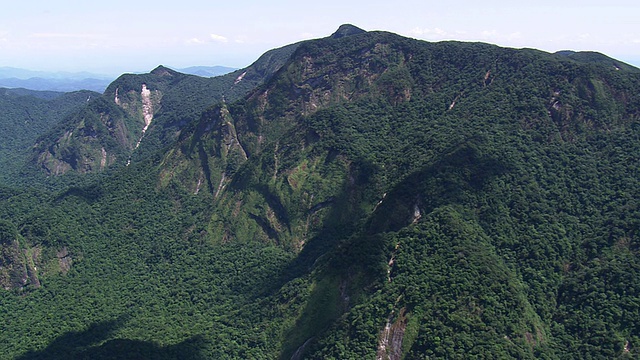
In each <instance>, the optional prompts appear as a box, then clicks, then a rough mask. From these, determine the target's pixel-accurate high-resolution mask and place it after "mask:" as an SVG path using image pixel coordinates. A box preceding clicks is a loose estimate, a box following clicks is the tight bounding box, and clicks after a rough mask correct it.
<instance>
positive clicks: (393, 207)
mask: <svg viewBox="0 0 640 360" xmlns="http://www.w3.org/2000/svg"><path fill="white" fill-rule="evenodd" d="M288 49H289V50H290V51H291V52H290V53H289V54H288V55H287V56H286V57H283V59H280V60H282V62H279V61H280V60H278V59H275V58H270V59H271V64H280V65H279V66H274V67H269V66H266V65H265V66H264V68H265V69H269V68H270V69H272V70H269V71H270V72H269V73H270V74H272V76H271V77H270V78H269V79H268V80H266V81H265V82H264V83H263V84H262V85H260V86H258V87H256V88H254V89H253V90H251V91H249V92H248V93H247V94H246V96H244V97H241V98H239V100H238V101H231V100H230V99H229V98H227V99H226V101H225V102H221V103H218V104H215V105H213V106H211V107H208V108H207V110H206V111H204V112H202V113H197V115H196V116H197V117H196V120H195V121H191V122H187V123H185V124H182V125H177V127H176V128H179V129H180V133H179V134H178V135H176V137H177V142H176V144H174V145H172V146H170V147H168V148H167V150H166V151H162V152H159V153H156V154H155V155H153V156H149V157H148V158H146V159H147V161H139V162H136V161H132V163H131V165H130V166H128V167H123V168H121V169H119V170H118V171H115V170H114V171H112V172H107V173H105V176H104V177H101V178H100V179H99V181H97V182H91V181H89V180H85V182H80V183H79V184H76V185H74V186H72V187H70V188H69V189H66V190H65V191H62V192H60V193H57V194H54V195H51V196H49V197H41V196H33V195H30V193H28V192H25V193H21V192H15V191H9V190H6V189H2V188H0V201H2V203H1V204H2V205H4V206H0V219H7V223H3V224H5V225H6V226H5V228H6V229H8V233H10V234H13V235H11V236H9V237H8V238H10V239H14V238H18V239H20V238H22V239H23V240H24V241H25V243H26V245H28V246H31V247H33V244H35V243H38V242H40V243H42V244H50V245H43V248H44V249H46V248H49V249H59V250H58V251H60V252H61V254H62V249H63V248H64V249H66V252H65V254H66V255H65V256H63V258H66V257H67V256H71V257H72V259H73V264H72V265H71V268H70V270H68V272H67V273H66V275H64V274H62V271H61V270H60V266H58V267H57V268H56V267H55V266H53V265H50V268H52V269H53V270H50V271H49V272H44V273H43V274H41V275H40V278H41V279H42V280H43V281H42V284H43V285H42V286H41V287H40V288H39V289H32V288H31V287H30V286H29V285H27V287H26V291H23V292H22V293H20V294H21V296H16V295H17V294H15V293H11V292H5V293H0V308H2V309H3V310H5V311H6V312H7V313H19V314H25V315H24V316H22V317H20V318H18V319H16V320H15V321H14V320H12V321H9V322H7V324H5V327H4V329H3V332H2V335H0V336H2V341H3V343H4V344H7V345H6V350H5V351H6V353H8V354H10V356H13V357H16V356H21V358H24V359H33V358H46V357H47V356H48V357H54V358H56V357H57V358H64V357H74V356H75V357H80V358H88V357H99V356H103V357H105V356H108V354H109V352H111V353H112V354H114V351H115V354H117V355H118V356H120V355H121V354H122V356H120V357H123V358H127V356H129V358H136V357H145V356H146V357H153V358H168V359H169V358H180V356H181V355H184V354H188V355H184V356H188V357H190V358H237V359H246V358H281V359H302V358H309V359H326V358H336V359H346V358H357V359H374V358H376V359H401V358H404V359H419V358H425V357H430V358H469V357H478V358H530V359H532V358H563V359H566V358H575V359H581V358H589V357H604V358H634V357H637V356H638V348H640V329H639V328H638V325H637V324H640V305H638V299H639V298H640V284H639V283H638V280H637V279H640V262H639V261H638V249H640V244H639V238H638V230H639V229H640V228H639V226H640V221H639V219H640V203H639V202H638V200H637V199H640V193H639V191H640V190H639V189H640V184H639V180H638V179H640V177H639V176H638V174H639V171H640V168H639V164H638V162H637V161H636V160H637V159H638V158H639V157H640V138H639V135H638V131H639V129H640V75H638V72H637V71H636V69H634V68H628V69H625V68H623V67H619V68H618V69H616V68H614V67H612V66H610V63H606V62H605V63H603V62H600V61H595V62H593V61H583V60H580V59H578V60H574V59H572V58H571V57H570V56H561V55H557V54H548V53H545V52H541V51H536V50H515V49H505V48H500V47H497V46H493V45H487V44H481V43H458V42H441V43H428V42H423V41H417V40H413V39H407V38H403V37H400V36H398V35H394V34H390V33H386V32H364V31H362V30H361V29H357V28H355V27H353V26H343V27H341V28H340V29H339V30H338V31H337V32H336V33H335V34H334V35H332V36H330V37H328V38H324V39H319V40H313V41H307V42H303V43H300V44H295V45H294V46H292V47H290V48H288ZM157 70H158V72H160V73H163V74H164V73H165V69H163V68H160V69H157ZM254 70H255V71H256V73H255V74H256V76H257V77H255V78H253V77H252V76H253V75H251V74H250V72H249V71H247V73H246V74H245V73H244V72H242V73H239V74H237V75H236V77H235V79H234V80H233V82H234V83H235V82H236V81H237V84H235V85H236V86H238V85H240V84H242V83H243V81H245V80H247V79H259V78H260V76H258V74H259V71H258V70H257V69H254ZM166 72H168V73H169V75H172V73H171V72H169V71H168V70H166ZM242 74H244V76H242V77H241V76H240V75H242ZM161 75H162V74H158V73H156V74H152V75H149V77H150V78H151V79H154V77H157V76H161ZM164 76H166V74H165V75H164ZM172 76H181V75H177V74H174V75H172ZM132 79H134V78H132ZM156 79H157V78H156ZM164 79H166V78H164ZM134 80H135V79H134ZM169 82H170V81H169ZM150 83H151V80H147V82H145V84H146V90H147V91H149V95H148V97H147V99H150V104H151V106H155V105H154V102H153V99H154V98H153V96H154V95H153V92H154V91H155V90H156V89H157V88H155V87H154V86H152V85H150ZM124 84H125V83H124V82H123V83H121V84H120V85H117V86H115V85H114V87H113V88H112V90H113V91H114V92H113V95H115V89H125V87H124ZM120 86H122V87H120ZM173 86H175V85H171V86H168V87H167V88H166V89H165V90H164V92H163V93H164V94H165V95H163V97H162V99H164V98H165V97H167V96H168V95H166V94H168V93H169V92H170V91H171V90H170V88H171V87H173ZM158 88H159V87H158ZM128 89H132V90H131V91H132V92H129V91H128V90H127V91H126V92H125V93H121V92H120V91H122V90H118V96H122V99H125V95H121V94H130V95H126V96H130V97H131V98H134V99H135V101H134V102H133V103H132V104H133V105H129V106H130V107H129V108H128V109H127V108H123V107H119V106H118V105H117V104H115V101H114V100H113V99H110V100H109V101H107V102H104V103H105V104H107V103H108V104H109V105H108V106H112V107H114V108H116V109H120V110H118V111H122V117H123V118H124V117H126V116H127V113H126V111H128V110H131V109H133V108H135V109H138V110H136V111H138V113H141V112H142V111H143V109H144V106H145V103H144V102H143V101H142V99H143V98H144V97H146V96H147V95H142V94H143V92H144V90H143V88H142V87H141V84H140V83H135V82H134V83H133V85H132V86H131V87H130V88H128ZM161 91H162V90H161ZM227 94H228V93H227ZM138 96H140V98H138ZM107 98H109V97H107ZM127 99H128V98H127ZM160 102H161V103H162V100H161V101H160ZM125 103H126V104H129V103H128V102H125ZM105 106H107V105H105ZM147 106H148V103H147ZM163 106H164V105H163ZM114 111H115V110H114ZM180 111H187V109H181V110H180ZM158 114H159V113H154V118H153V119H152V121H151V125H150V127H149V128H148V130H147V131H146V133H145V139H143V141H142V142H141V145H140V148H139V149H142V147H143V146H144V143H145V141H146V137H147V136H149V137H150V136H151V134H152V133H153V131H154V130H153V126H154V124H160V120H159V119H160V115H158ZM87 117H88V116H87ZM156 120H157V122H156ZM138 123H139V125H138V126H140V128H142V126H143V125H142V124H143V123H144V122H143V120H139V121H138ZM170 123H171V122H169V121H168V120H167V122H166V123H165V124H170ZM158 126H159V125H158ZM167 128H171V126H170V125H168V127H167ZM75 132H76V131H74V133H75ZM160 133H161V132H160ZM91 134H92V133H91V132H89V133H87V132H85V133H84V134H83V136H85V137H89V138H90V137H91V136H92V135H91ZM96 138H98V136H96ZM130 139H132V140H134V139H136V136H132V137H130ZM87 141H89V140H87ZM132 144H133V143H132ZM40 199H43V200H40ZM7 204H10V205H11V206H6V205H7ZM35 204H37V205H35ZM34 209H38V211H35V210H34ZM32 223H36V224H39V226H36V227H35V228H32V227H30V226H29V225H30V224H32ZM45 246H46V247H45ZM25 247H26V246H25ZM12 249H13V248H12ZM14 253H15V252H14ZM49 253H50V254H57V251H51V250H50V251H49ZM12 254H13V253H12ZM45 258H46V257H45ZM11 259H13V258H11ZM48 259H52V260H56V259H58V256H57V255H50V256H49V257H48ZM12 263H15V262H12ZM53 263H54V264H55V261H54V262H53ZM59 264H60V263H58V265H59ZM38 268H40V266H38ZM12 269H13V268H12ZM18 273H20V272H19V271H18V272H16V274H18ZM16 292H17V291H16ZM78 294H83V296H78ZM43 319H45V320H43ZM24 333H29V334H34V335H33V336H29V337H27V336H18V335H19V334H24ZM141 352H144V353H146V355H144V354H142V353H141ZM127 354H128V355H127ZM19 358H20V357H19Z"/></svg>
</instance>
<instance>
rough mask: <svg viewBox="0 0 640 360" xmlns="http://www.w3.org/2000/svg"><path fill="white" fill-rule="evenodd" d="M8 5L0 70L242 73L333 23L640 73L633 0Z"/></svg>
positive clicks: (117, 0)
mask: <svg viewBox="0 0 640 360" xmlns="http://www.w3.org/2000/svg"><path fill="white" fill-rule="evenodd" d="M522 3H523V5H518V3H517V2H515V1H510V2H506V1H504V2H503V1H495V0H489V1H484V2H477V1H467V0H461V1H442V0H440V1H437V2H436V1H428V0H427V1H424V0H423V1H396V2H394V3H392V1H378V0H367V1H347V0H342V1H337V0H324V1H300V0H297V1H289V0H283V1H277V0H272V1H249V0H236V1H225V2H224V3H219V2H218V1H197V0H182V1H161V0H156V1H148V0H109V1H98V2H97V1H79V0H65V1H51V0H32V1H12V2H10V3H9V4H5V5H3V6H2V11H1V12H0V66H12V67H21V68H27V69H31V70H47V71H50V70H61V71H92V72H101V73H108V74H120V73H122V72H131V71H148V70H151V69H153V68H154V67H155V66H157V65H159V64H164V65H170V66H176V67H186V66H193V65H225V66H232V67H244V66H246V65H249V64H250V63H251V62H253V61H254V60H255V59H256V58H257V57H258V56H260V55H261V54H262V53H264V52H265V51H266V50H269V49H271V48H274V47H279V46H283V45H286V44H289V43H292V42H296V41H299V40H303V39H310V38H318V37H324V36H328V35H330V34H331V33H332V32H333V31H335V30H336V29H337V28H338V26H339V25H340V24H343V23H351V24H354V25H356V26H359V27H361V28H363V29H365V30H386V31H391V32H395V33H398V34H401V35H404V36H410V37H414V38H417V39H424V40H428V41H440V40H462V41H483V42H489V43H493V44H497V45H501V46H508V47H515V48H522V47H531V48H537V49H541V50H545V51H550V52H553V51H558V50H564V49H570V50H592V51H599V52H602V53H605V54H607V55H609V56H612V57H615V58H617V59H620V60H622V61H626V62H628V63H631V64H633V65H636V66H640V2H639V1H637V0H634V1H626V0H625V1H616V0H611V1H590V0H582V1H573V0H564V1H547V0H538V1H535V2H531V1H527V2H522Z"/></svg>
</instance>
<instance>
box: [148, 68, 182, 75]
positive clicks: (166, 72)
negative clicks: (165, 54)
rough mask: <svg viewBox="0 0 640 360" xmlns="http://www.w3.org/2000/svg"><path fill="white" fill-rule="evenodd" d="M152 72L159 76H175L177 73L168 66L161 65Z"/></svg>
mask: <svg viewBox="0 0 640 360" xmlns="http://www.w3.org/2000/svg"><path fill="white" fill-rule="evenodd" d="M151 73H152V74H154V75H158V76H173V75H175V74H176V71H175V70H172V69H169V68H168V67H166V66H163V65H159V66H158V67H157V68H155V69H153V70H151Z"/></svg>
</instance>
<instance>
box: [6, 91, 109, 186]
mask: <svg viewBox="0 0 640 360" xmlns="http://www.w3.org/2000/svg"><path fill="white" fill-rule="evenodd" d="M99 96H100V94H98V93H95V92H91V91H76V92H70V93H62V92H53V91H34V90H26V89H4V88H0V168H2V169H3V171H2V173H1V174H0V181H1V182H7V181H10V180H11V179H18V178H19V176H18V174H19V172H20V171H21V169H22V168H23V166H24V164H25V162H26V161H27V159H28V158H29V156H30V151H31V147H32V146H33V143H34V142H35V141H36V139H37V138H38V137H39V136H41V135H43V134H45V133H47V132H48V131H50V130H51V129H53V128H54V127H55V126H56V125H57V124H58V123H59V122H60V121H62V120H63V119H64V118H65V117H66V116H68V115H69V114H71V113H73V112H75V111H77V110H78V109H79V108H81V107H83V106H85V105H86V104H87V102H88V101H90V100H91V98H92V97H93V98H96V97H99Z"/></svg>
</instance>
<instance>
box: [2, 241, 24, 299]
mask: <svg viewBox="0 0 640 360" xmlns="http://www.w3.org/2000/svg"><path fill="white" fill-rule="evenodd" d="M28 282H29V275H28V273H27V267H26V265H25V258H24V254H23V253H22V251H20V246H19V243H18V241H17V240H13V241H11V242H9V243H2V245H0V286H2V288H3V289H5V290H9V289H13V288H20V287H23V286H25V285H27V283H28Z"/></svg>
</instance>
